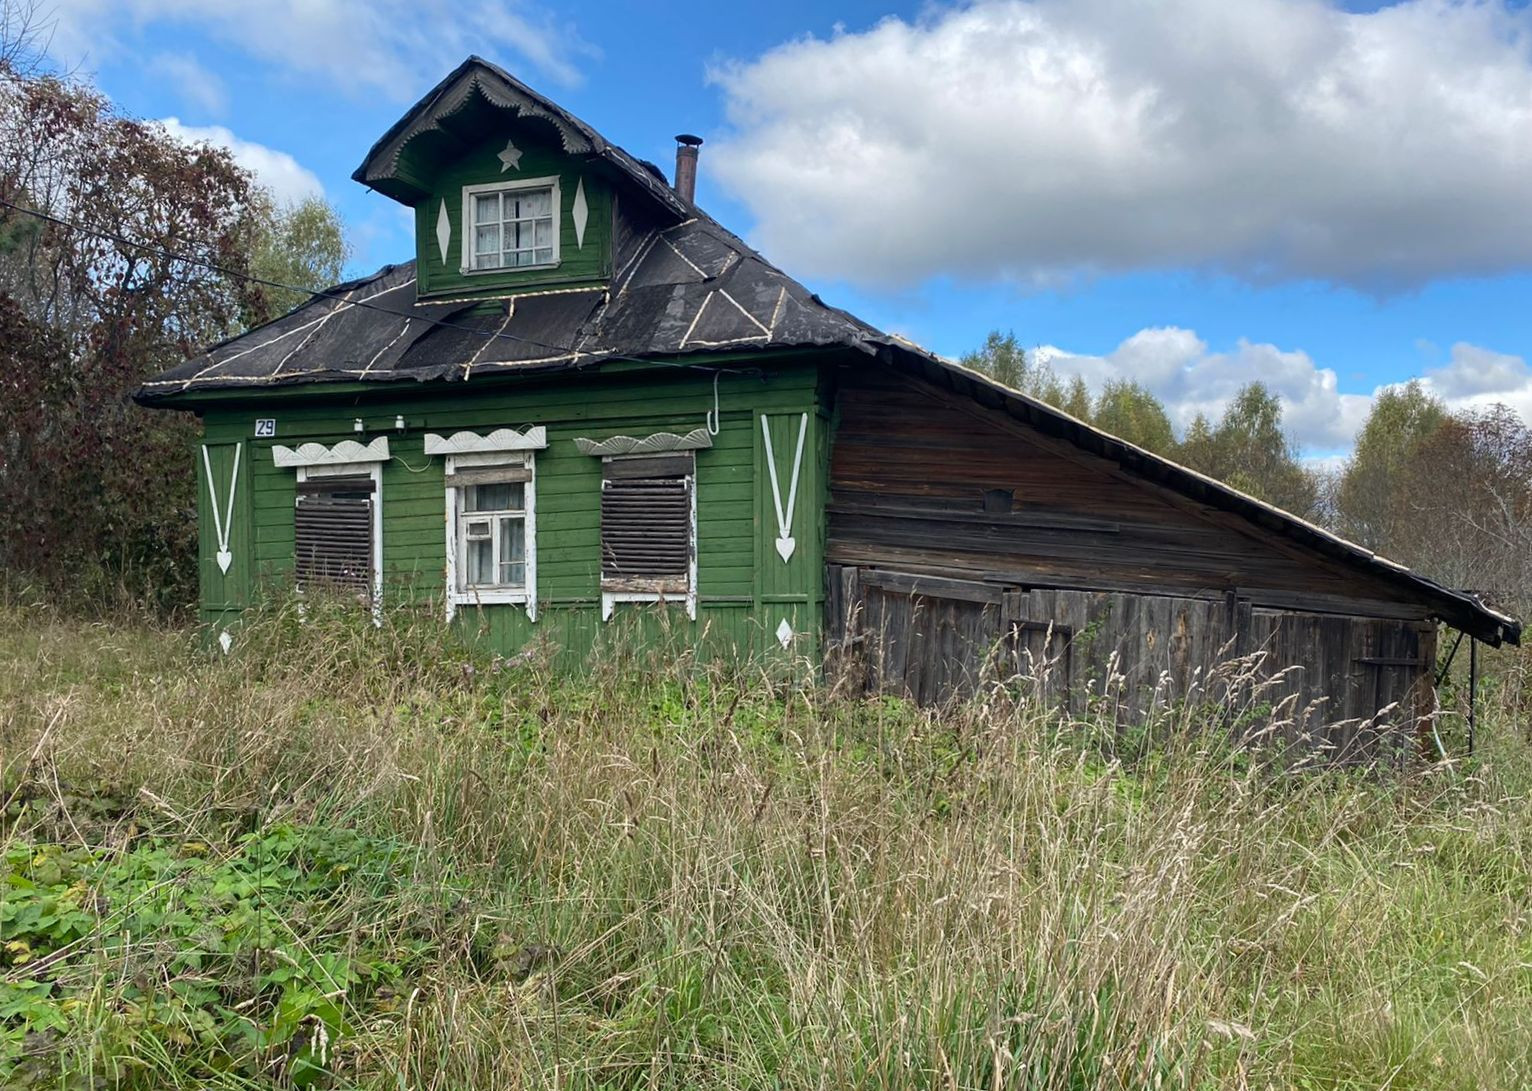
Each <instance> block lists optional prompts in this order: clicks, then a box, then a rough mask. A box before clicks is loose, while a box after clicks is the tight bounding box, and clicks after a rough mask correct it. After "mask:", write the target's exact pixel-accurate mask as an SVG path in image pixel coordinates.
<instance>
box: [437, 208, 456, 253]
mask: <svg viewBox="0 0 1532 1091" xmlns="http://www.w3.org/2000/svg"><path fill="white" fill-rule="evenodd" d="M451 243H452V220H451V219H450V218H448V216H447V202H446V201H443V202H442V203H441V211H440V212H438V213H437V214H436V249H437V250H438V251H440V253H441V256H442V263H443V264H446V261H447V247H448V246H450V245H451Z"/></svg>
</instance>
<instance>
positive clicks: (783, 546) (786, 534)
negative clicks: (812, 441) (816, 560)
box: [761, 413, 809, 564]
mask: <svg viewBox="0 0 1532 1091" xmlns="http://www.w3.org/2000/svg"><path fill="white" fill-rule="evenodd" d="M808 430H809V415H808V414H807V413H805V414H803V416H802V417H801V418H800V419H799V421H798V447H797V450H795V451H794V452H793V477H792V480H791V482H789V483H788V486H787V506H786V507H785V508H784V507H783V506H782V486H781V485H780V484H779V483H778V481H777V455H776V452H775V451H773V450H772V449H771V424H770V422H769V421H768V419H767V417H766V414H765V413H762V414H761V438H762V439H763V440H765V441H766V470H767V472H768V474H769V475H770V477H771V502H772V505H773V506H774V507H775V508H776V509H777V531H778V534H777V543H776V544H777V552H778V553H779V554H780V555H781V557H782V563H783V564H786V563H787V562H788V561H789V560H791V559H792V556H793V551H794V550H795V549H796V548H797V547H798V542H797V540H796V539H794V538H793V536H792V530H793V510H794V508H796V507H797V505H798V472H799V471H800V470H801V469H802V468H803V441H804V438H805V437H806V436H807V435H808Z"/></svg>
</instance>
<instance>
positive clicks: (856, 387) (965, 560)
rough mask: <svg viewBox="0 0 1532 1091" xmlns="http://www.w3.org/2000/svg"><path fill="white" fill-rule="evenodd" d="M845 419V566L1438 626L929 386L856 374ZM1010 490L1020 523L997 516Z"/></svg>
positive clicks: (1291, 550)
mask: <svg viewBox="0 0 1532 1091" xmlns="http://www.w3.org/2000/svg"><path fill="white" fill-rule="evenodd" d="M837 410H838V414H839V423H838V425H837V428H836V433H835V439H834V445H833V449H832V452H831V462H830V490H831V491H830V505H829V528H828V542H827V558H828V559H829V560H830V561H831V562H833V563H839V564H846V565H875V566H879V567H898V568H900V569H902V570H903V571H907V572H924V573H929V574H931V575H946V576H954V577H958V578H963V579H971V580H982V581H986V582H1002V583H1003V582H1017V583H1025V584H1044V585H1048V586H1056V587H1077V588H1085V589H1112V590H1123V591H1146V592H1151V593H1155V594H1167V593H1177V594H1192V595H1209V594H1213V595H1222V594H1224V593H1226V592H1231V591H1232V592H1236V593H1238V594H1240V595H1242V596H1244V597H1246V598H1249V599H1250V600H1251V601H1252V602H1253V603H1255V604H1257V605H1267V604H1269V605H1274V606H1282V607H1291V608H1304V607H1305V606H1307V607H1308V608H1313V607H1315V606H1322V607H1324V608H1325V609H1331V608H1341V609H1345V610H1348V611H1349V612H1353V613H1359V614H1366V615H1372V616H1399V617H1421V616H1423V611H1422V610H1421V608H1419V607H1418V606H1417V605H1416V604H1414V603H1410V602H1406V601H1403V600H1401V598H1400V596H1399V594H1398V592H1397V591H1396V590H1395V589H1394V588H1392V587H1389V586H1387V585H1385V584H1383V583H1382V582H1381V581H1376V580H1372V579H1370V578H1368V577H1366V576H1364V575H1362V574H1359V573H1357V572H1356V571H1354V570H1351V569H1348V568H1345V567H1343V566H1342V565H1340V564H1339V563H1336V562H1333V561H1330V560H1327V559H1324V558H1319V557H1316V556H1313V555H1309V554H1305V553H1303V552H1301V551H1300V550H1299V549H1298V548H1297V547H1296V546H1294V545H1292V544H1290V543H1287V542H1285V541H1284V540H1282V539H1281V538H1280V537H1279V536H1278V535H1276V534H1266V533H1264V532H1262V531H1260V530H1259V529H1257V528H1255V527H1253V526H1251V525H1250V524H1249V523H1247V522H1246V521H1244V520H1242V519H1239V518H1238V517H1236V516H1232V515H1229V514H1227V513H1225V512H1220V511H1217V510H1215V509H1213V508H1210V507H1207V506H1205V505H1199V504H1195V503H1194V502H1192V501H1189V500H1186V499H1185V498H1183V497H1180V496H1178V495H1177V494H1174V493H1171V492H1170V491H1169V490H1166V489H1163V488H1160V487H1159V486H1156V485H1152V484H1148V483H1145V482H1143V481H1140V480H1138V479H1135V478H1132V477H1130V476H1129V475H1127V474H1126V473H1125V472H1124V471H1122V470H1121V469H1120V468H1119V467H1117V466H1115V465H1114V464H1112V463H1109V462H1107V461H1106V460H1104V459H1100V458H1096V457H1094V456H1091V455H1088V454H1086V453H1084V452H1081V451H1079V450H1078V449H1076V448H1073V447H1071V446H1068V445H1066V444H1063V443H1062V442H1060V441H1056V440H1052V439H1049V438H1047V437H1044V436H1042V435H1040V434H1038V433H1036V432H1034V431H1033V430H1031V429H1029V428H1027V427H1026V426H1025V425H1023V424H1020V423H1019V422H1016V421H1012V420H1010V419H1009V418H1006V417H1005V416H1004V415H1003V414H999V413H995V412H992V411H990V410H986V409H985V408H983V407H982V406H978V405H975V404H974V403H973V402H971V401H969V400H967V399H965V398H960V397H958V396H956V395H953V394H950V393H947V392H944V391H941V390H938V389H937V388H935V387H933V386H930V385H928V384H924V383H920V382H918V381H917V380H914V379H911V378H907V377H905V376H901V375H898V374H895V373H892V372H888V371H885V370H880V369H877V368H874V367H866V366H863V367H851V366H848V367H844V368H842V369H841V370H840V372H839V375H838V376H837ZM995 491H999V492H1002V493H1004V492H1009V493H1011V495H1012V497H1013V498H1014V499H1013V502H1012V504H1011V508H1010V510H1009V511H996V510H986V505H985V494H986V493H987V492H995Z"/></svg>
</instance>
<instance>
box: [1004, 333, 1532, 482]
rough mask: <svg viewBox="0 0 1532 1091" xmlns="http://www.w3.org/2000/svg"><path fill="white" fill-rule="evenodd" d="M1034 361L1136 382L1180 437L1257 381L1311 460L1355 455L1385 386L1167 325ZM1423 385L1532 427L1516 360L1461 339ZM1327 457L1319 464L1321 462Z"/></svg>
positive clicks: (1046, 348) (1067, 374) (1091, 378)
mask: <svg viewBox="0 0 1532 1091" xmlns="http://www.w3.org/2000/svg"><path fill="white" fill-rule="evenodd" d="M1031 355H1032V358H1033V359H1034V360H1036V361H1039V362H1046V363H1047V364H1048V365H1049V366H1050V367H1052V368H1053V370H1054V371H1055V372H1057V373H1058V374H1059V375H1060V376H1062V377H1064V378H1065V379H1066V380H1067V379H1071V378H1073V377H1074V376H1076V375H1078V376H1080V377H1081V378H1083V379H1084V380H1085V381H1086V383H1087V385H1089V386H1090V388H1091V389H1092V391H1097V392H1099V391H1100V389H1101V387H1102V386H1103V385H1104V384H1105V383H1106V382H1107V380H1109V379H1131V380H1133V381H1134V382H1137V383H1139V384H1140V385H1142V386H1143V387H1145V388H1146V389H1148V390H1149V391H1150V392H1151V393H1153V394H1154V395H1155V397H1157V398H1159V399H1160V400H1161V401H1162V402H1163V403H1164V404H1165V408H1166V411H1167V412H1168V413H1169V414H1170V419H1171V422H1172V423H1173V424H1175V425H1176V428H1177V430H1178V431H1183V430H1184V429H1185V428H1186V426H1187V425H1188V424H1190V423H1191V421H1192V418H1193V417H1195V416H1196V415H1197V414H1198V413H1202V414H1204V415H1205V416H1207V417H1208V418H1209V419H1210V420H1214V421H1216V420H1217V419H1218V417H1219V416H1220V415H1222V413H1223V410H1224V408H1225V406H1227V405H1228V404H1229V402H1230V401H1231V400H1232V399H1233V397H1234V395H1235V394H1237V393H1238V392H1239V390H1240V388H1241V387H1244V386H1246V385H1247V384H1249V383H1252V382H1256V381H1260V382H1262V383H1265V384H1266V386H1267V388H1268V389H1270V390H1271V391H1272V392H1273V393H1274V394H1276V395H1277V396H1278V397H1279V398H1281V400H1282V417H1283V422H1284V423H1285V424H1286V426H1287V428H1288V430H1289V431H1290V432H1291V433H1292V435H1293V438H1294V439H1295V440H1296V441H1297V442H1298V444H1299V446H1300V447H1301V448H1303V449H1304V450H1305V451H1308V452H1310V453H1311V454H1313V453H1319V452H1327V453H1328V456H1327V457H1328V458H1329V459H1330V460H1331V461H1333V459H1334V457H1337V455H1336V453H1337V452H1345V451H1349V450H1350V448H1351V447H1352V445H1353V443H1354V442H1355V440H1356V434H1357V432H1358V430H1359V429H1360V428H1361V427H1362V425H1363V424H1365V423H1366V421H1367V414H1368V413H1369V412H1370V411H1371V409H1372V403H1373V399H1374V398H1376V397H1377V394H1378V391H1379V390H1381V389H1383V388H1382V387H1379V388H1377V389H1375V390H1373V391H1372V393H1370V394H1346V393H1342V392H1341V391H1340V389H1339V388H1338V386H1337V383H1336V375H1335V372H1334V371H1333V370H1332V369H1331V368H1327V367H1320V366H1319V365H1318V364H1316V363H1315V362H1314V360H1313V358H1312V357H1310V356H1309V354H1308V353H1306V352H1304V351H1302V350H1301V349H1292V350H1289V349H1281V348H1278V347H1277V346H1276V345H1272V344H1258V343H1255V342H1251V341H1246V340H1243V339H1242V340H1240V341H1239V342H1238V343H1237V344H1236V345H1235V346H1234V348H1232V349H1230V350H1229V351H1226V352H1214V351H1211V350H1209V348H1208V345H1207V343H1206V342H1205V341H1203V340H1202V338H1200V337H1198V336H1197V334H1196V332H1195V331H1193V330H1188V329H1182V328H1180V327H1177V326H1165V327H1157V328H1151V329H1143V330H1139V331H1138V332H1137V333H1135V334H1134V335H1133V336H1132V337H1129V338H1128V339H1127V340H1125V341H1123V342H1122V343H1121V344H1120V345H1118V346H1117V347H1116V348H1115V349H1113V350H1112V351H1111V352H1108V353H1106V354H1105V355H1104V356H1093V355H1089V354H1084V353H1076V352H1069V351H1067V350H1065V349H1061V348H1058V347H1056V346H1053V345H1043V346H1041V347H1039V348H1037V349H1035V350H1034V351H1033V352H1032V354H1031ZM1420 378H1421V383H1422V385H1424V386H1425V388H1426V389H1427V390H1428V391H1430V392H1431V393H1432V394H1434V395H1436V396H1437V397H1439V398H1441V399H1442V401H1443V402H1445V403H1446V405H1447V407H1448V408H1449V409H1452V410H1482V409H1486V408H1488V407H1489V406H1491V405H1494V404H1496V403H1502V404H1505V405H1508V406H1510V407H1511V408H1512V409H1515V410H1516V411H1517V412H1518V413H1520V414H1521V417H1522V419H1523V420H1526V421H1532V367H1529V366H1528V364H1527V361H1526V360H1524V359H1523V358H1522V357H1520V356H1511V355H1508V354H1506V353H1501V352H1495V351H1493V350H1491V349H1487V348H1483V347H1481V346H1478V345H1472V344H1469V343H1467V342H1463V341H1460V342H1458V343H1457V344H1455V345H1453V346H1452V351H1451V355H1450V357H1449V359H1448V362H1447V363H1446V364H1444V365H1443V366H1441V367H1437V368H1429V369H1427V370H1425V372H1424V373H1423V374H1422V375H1421V377H1420ZM1324 460H1325V459H1324V457H1321V458H1319V459H1317V460H1316V461H1318V462H1323V461H1324Z"/></svg>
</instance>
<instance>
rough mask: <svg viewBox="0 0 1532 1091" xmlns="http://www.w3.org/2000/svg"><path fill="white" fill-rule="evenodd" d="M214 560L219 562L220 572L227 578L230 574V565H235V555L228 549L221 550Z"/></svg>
mask: <svg viewBox="0 0 1532 1091" xmlns="http://www.w3.org/2000/svg"><path fill="white" fill-rule="evenodd" d="M213 559H214V560H216V561H217V562H218V570H219V571H220V572H222V573H223V574H224V575H225V576H227V575H228V574H229V565H231V564H233V563H234V554H233V553H231V552H229V551H228V550H227V549H220V550H219V551H218V552H217V553H216V554H214V556H213Z"/></svg>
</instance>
